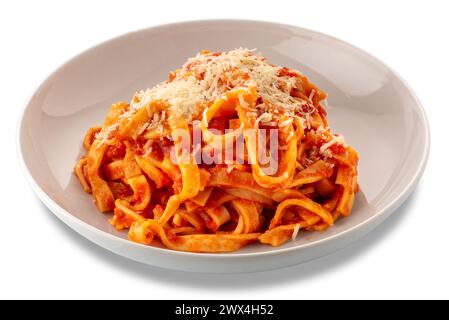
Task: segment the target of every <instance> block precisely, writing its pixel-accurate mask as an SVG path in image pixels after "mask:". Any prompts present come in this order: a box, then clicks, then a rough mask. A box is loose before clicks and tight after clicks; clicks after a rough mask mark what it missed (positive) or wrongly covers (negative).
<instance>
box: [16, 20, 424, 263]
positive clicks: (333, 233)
mask: <svg viewBox="0 0 449 320" xmlns="http://www.w3.org/2000/svg"><path fill="white" fill-rule="evenodd" d="M237 47H247V48H257V49H258V51H260V52H261V53H262V54H263V55H265V56H266V57H267V58H268V60H269V61H271V62H272V63H274V64H277V65H284V66H288V67H292V68H294V69H298V70H300V71H302V73H304V74H305V75H306V76H308V77H309V78H310V79H311V80H312V82H314V83H315V84H317V86H318V87H320V88H322V89H324V90H325V91H327V92H328V93H329V99H328V102H329V110H328V112H329V121H330V125H331V127H332V130H333V131H334V132H339V133H342V134H343V135H344V136H345V138H346V140H347V141H348V143H349V144H351V145H353V146H354V147H355V148H356V149H357V150H358V151H359V154H360V166H359V174H360V176H359V183H360V192H359V193H358V194H357V197H356V201H355V205H354V209H353V212H352V215H351V216H350V217H349V218H346V219H340V220H338V221H337V222H336V224H335V226H334V227H332V228H330V229H328V230H327V231H326V232H323V233H320V232H315V233H307V232H303V233H300V235H299V236H298V239H297V240H296V241H294V242H293V241H290V242H288V243H287V244H285V245H283V246H280V247H277V248H272V247H270V246H266V245H261V244H254V245H250V246H248V247H246V248H244V249H242V250H240V251H238V252H234V253H227V254H199V253H187V252H176V251H171V250H168V249H164V248H159V247H151V246H144V245H140V244H136V243H133V242H130V241H128V240H127V234H126V232H119V231H116V230H115V229H114V228H113V227H112V226H111V225H110V224H109V223H108V221H107V220H108V218H109V216H108V215H104V214H100V213H98V212H97V210H96V208H95V206H94V204H93V202H92V199H91V196H90V195H89V194H86V193H85V192H84V191H83V190H82V189H81V187H80V185H79V183H78V181H77V179H76V178H75V176H74V175H73V173H72V168H73V166H74V164H75V162H76V161H77V159H79V158H80V156H81V154H82V153H83V150H82V146H81V140H82V138H83V136H84V133H85V132H86V130H87V129H88V128H89V127H91V126H92V125H94V124H100V123H102V120H103V118H104V116H105V114H106V112H107V110H108V108H109V105H110V104H111V103H113V102H115V101H118V100H125V101H129V100H130V97H132V95H133V94H134V92H135V91H136V90H137V89H142V88H147V87H151V86H153V85H155V84H156V83H158V82H160V81H163V80H165V79H166V77H167V74H168V72H169V71H170V70H172V69H174V68H176V67H179V66H181V65H182V64H183V62H184V61H185V60H186V58H188V57H190V56H193V55H194V54H195V53H196V52H198V51H200V50H202V49H208V50H210V51H226V50H231V49H234V48H237ZM18 143H19V150H20V157H21V161H22V163H23V167H24V170H25V172H26V175H27V177H28V178H29V180H30V182H31V185H32V187H33V189H34V191H35V192H36V193H37V195H38V196H39V197H40V198H41V200H42V201H43V202H44V203H45V204H46V205H47V206H48V207H49V208H50V210H51V211H52V212H53V213H54V214H55V215H56V216H58V217H59V218H60V219H61V220H62V221H64V222H65V223H67V224H68V225H69V226H70V227H72V228H73V229H74V230H76V231H77V232H79V233H80V234H81V235H83V236H85V237H86V238H88V239H90V240H91V241H93V242H95V243H96V244H98V245H100V246H102V247H104V248H106V249H108V250H111V251H113V252H115V253H117V254H119V255H122V256H125V257H128V258H130V259H134V260H137V261H140V262H143V263H147V264H150V265H154V266H159V267H163V268H171V269H179V270H186V271H197V272H249V271H258V270H266V269H273V268H278V267H283V266H287V265H292V264H297V263H300V262H304V261H306V260H310V259H313V258H316V257H319V256H322V255H325V254H328V253H330V252H333V251H335V250H337V249H339V248H342V247H343V246H345V245H347V244H349V243H350V242H353V241H357V240H358V239H360V237H362V236H363V235H365V234H366V233H367V232H369V231H370V230H372V229H373V228H374V227H376V226H377V225H378V224H379V223H381V222H382V221H383V220H385V218H387V217H388V216H389V215H390V214H391V213H393V212H394V210H395V209H396V208H398V206H399V205H400V204H401V203H402V202H403V201H404V200H405V199H406V198H407V197H408V195H409V194H410V193H411V191H412V190H413V189H414V187H415V186H416V184H417V182H418V179H419V178H420V176H421V174H422V172H423V170H424V167H425V163H426V160H427V155H428V152H429V128H428V124H427V121H426V117H425V114H424V111H423V109H422V107H421V105H420V103H419V101H418V99H417V98H416V96H415V95H414V93H413V92H412V90H411V89H410V88H409V87H408V86H407V84H406V83H405V82H404V81H403V80H402V79H401V78H400V77H399V76H398V75H397V74H396V73H394V72H393V71H392V70H391V69H390V68H388V67H387V66H385V65H384V64H383V63H382V62H380V61H379V60H377V59H376V58H374V57H372V56H370V55H369V54H367V53H365V52H364V51H362V50H360V49H358V48H355V47H354V46H352V45H350V44H348V43H345V42H343V41H340V40H338V39H335V38H333V37H330V36H327V35H324V34H320V33H317V32H313V31H310V30H306V29H302V28H299V27H294V26H288V25H281V24H274V23H267V22H257V21H236V20H223V21H221V20H217V21H195V22H183V23H176V24H170V25H163V26H158V27H154V28H149V29H146V30H142V31H137V32H132V33H129V34H126V35H124V36H121V37H118V38H115V39H113V40H110V41H107V42H105V43H102V44H100V45H98V46H96V47H94V48H92V49H89V50H87V51H85V52H84V53H82V54H80V55H78V56H76V57H75V58H73V59H71V60H70V61H69V62H67V63H66V64H64V65H63V66H62V67H60V68H59V69H58V70H56V72H54V73H53V74H52V75H50V76H49V77H48V78H47V80H45V82H44V83H43V84H42V85H41V86H40V87H39V88H38V89H37V91H36V92H35V93H34V95H33V96H32V98H31V100H30V101H29V103H28V105H27V106H26V108H25V110H24V112H23V115H22V119H21V122H20V128H19V136H18Z"/></svg>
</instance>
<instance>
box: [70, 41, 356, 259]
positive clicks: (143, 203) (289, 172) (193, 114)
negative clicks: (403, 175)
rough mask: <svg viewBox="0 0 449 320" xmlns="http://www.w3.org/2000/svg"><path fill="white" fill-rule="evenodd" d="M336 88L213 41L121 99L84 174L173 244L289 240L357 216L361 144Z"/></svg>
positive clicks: (91, 133)
mask: <svg viewBox="0 0 449 320" xmlns="http://www.w3.org/2000/svg"><path fill="white" fill-rule="evenodd" d="M325 99H326V94H325V93H324V92H323V91H321V90H320V89H318V88H317V87H316V86H315V85H313V84H312V83H310V82H309V80H308V79H307V78H306V77H305V76H303V75H302V74H301V73H299V72H298V71H295V70H292V69H289V68H285V67H278V66H275V65H272V64H269V63H268V62H267V60H266V59H265V58H263V57H262V56H260V55H258V54H256V53H255V52H254V50H248V49H242V48H240V49H235V50H232V51H229V52H223V53H221V52H214V53H212V52H208V51H202V52H200V53H199V54H198V55H196V56H195V57H193V58H189V59H188V60H187V62H186V63H185V64H184V65H183V66H182V68H180V69H178V70H175V71H173V72H171V73H170V75H169V79H168V80H167V81H165V82H163V83H161V84H159V85H157V86H155V87H153V88H151V89H148V90H146V91H139V92H137V93H136V94H135V95H134V97H133V99H132V101H131V102H130V103H125V102H119V103H116V104H113V105H112V106H111V108H110V110H109V113H108V114H107V116H106V119H105V121H104V123H103V126H101V127H93V128H91V129H89V130H88V132H87V134H86V136H85V138H84V140H83V146H84V148H85V149H86V151H87V153H86V155H85V156H84V157H83V158H82V159H80V160H79V162H78V163H77V164H76V166H75V169H74V172H75V174H76V176H77V177H78V178H79V181H80V183H81V186H82V188H83V190H84V191H86V192H89V193H92V195H93V198H94V202H95V204H96V206H97V208H98V210H99V211H101V212H113V216H112V218H111V219H110V223H111V224H112V225H114V226H115V227H116V228H117V229H118V230H123V229H129V231H128V236H129V239H130V240H132V241H135V242H139V243H143V244H147V245H151V244H152V243H153V242H154V241H156V239H158V241H160V242H161V243H162V244H163V245H164V246H166V247H167V248H170V249H173V250H181V251H190V252H229V251H235V250H238V249H240V248H242V247H243V246H246V245H247V244H249V243H251V242H255V241H260V242H261V243H263V244H269V245H272V246H278V245H281V244H283V243H285V242H286V241H289V240H293V239H295V238H296V237H297V236H298V237H300V236H301V234H302V233H303V232H305V231H323V230H325V229H327V228H328V227H330V226H332V225H333V223H334V222H335V221H336V220H337V219H338V218H339V217H341V216H343V217H346V216H348V215H349V214H350V212H351V209H352V205H353V203H354V197H355V193H356V192H357V191H358V185H357V165H358V155H357V152H356V151H355V150H354V149H353V148H352V147H350V146H348V145H347V144H346V143H345V141H344V139H343V137H342V136H341V135H337V134H333V133H331V131H330V129H329V127H328V122H327V119H326V111H325V109H324V107H323V105H322V102H323V100H325Z"/></svg>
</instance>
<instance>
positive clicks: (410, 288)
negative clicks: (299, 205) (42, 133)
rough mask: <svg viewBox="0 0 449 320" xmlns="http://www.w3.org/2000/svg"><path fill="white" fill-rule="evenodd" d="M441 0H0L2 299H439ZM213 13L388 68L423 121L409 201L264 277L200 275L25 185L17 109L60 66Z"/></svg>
mask: <svg viewBox="0 0 449 320" xmlns="http://www.w3.org/2000/svg"><path fill="white" fill-rule="evenodd" d="M448 13H449V7H448V4H447V1H430V0H428V1H421V2H418V1H380V0H377V1H371V2H368V1H319V0H314V1H310V0H309V1H290V2H287V1H280V0H276V1H257V2H256V1H242V0H238V1H232V0H227V1H213V0H208V1H193V0H191V1H182V2H179V3H177V2H172V1H168V0H166V1H130V0H127V1H121V2H118V1H114V2H113V1H95V2H94V1H80V0H78V1H72V2H69V1H43V0H41V1H29V2H25V1H8V2H6V1H1V4H0V35H1V36H0V41H1V45H0V108H1V112H2V113H1V124H0V130H1V132H0V137H1V139H0V146H1V150H0V154H1V155H0V159H1V160H0V161H1V167H0V170H1V175H0V179H1V182H0V196H1V206H0V228H1V230H0V248H1V250H0V298H147V299H155V298H157V299H164V298H178V299H185V298H191V299H195V298H198V299H201V298H212V299H227V298H235V299H258V298H261V299H262V298H263V299H282V298H287V299H289V298H294V299H301V298H343V299H344V298H449V229H448V227H449V210H448V199H449V195H448V192H447V191H448V190H449V179H448V178H449V176H448V172H447V163H448V151H447V150H448V146H449V142H448V141H449V140H448V138H447V128H448V126H449V125H448V122H447V119H448V117H449V111H448V110H449V105H448V98H447V95H448V93H449V72H448V71H449V62H448V61H449V45H448V43H449V40H448V39H449V37H448V33H449V18H448ZM211 18H246V19H260V20H270V21H277V22H284V23H289V24H294V25H298V26H302V27H306V28H310V29H314V30H317V31H321V32H324V33H328V34H331V35H334V36H336V37H338V38H341V39H343V40H346V41H348V42H350V43H352V44H354V45H356V46H358V47H361V48H362V49H364V50H366V51H368V52H370V53H372V54H374V55H375V56H377V57H378V58H380V59H381V60H383V61H385V62H386V63H387V64H388V65H390V66H392V67H393V68H394V69H395V70H396V71H398V72H399V73H400V74H401V75H402V76H403V77H404V78H405V79H406V80H407V81H408V82H409V84H410V85H411V86H412V88H414V90H415V91H416V93H417V95H418V96H419V98H420V99H421V101H422V103H423V105H424V107H425V109H426V112H427V115H428V118H429V121H430V126H431V129H432V147H431V155H430V159H429V162H428V167H427V169H426V172H425V173H424V176H423V178H422V180H421V183H420V184H419V186H418V188H417V190H416V191H415V192H414V193H413V194H412V196H411V198H410V199H409V200H408V201H407V202H406V203H405V204H404V205H403V206H402V207H401V208H400V209H399V210H398V211H397V212H396V213H395V214H394V215H393V216H392V217H391V218H389V219H388V220H387V221H386V222H385V223H384V224H383V225H381V226H380V227H379V228H377V229H376V230H375V231H373V232H372V233H371V234H369V235H368V236H367V237H365V238H363V239H362V240H360V241H359V242H358V243H356V244H353V245H351V246H349V247H347V248H346V249H343V250H341V251H339V252H337V253H334V254H332V255H330V256H327V257H324V258H321V259H318V260H315V261H312V262H310V263H307V264H303V265H299V266H295V267H290V268H287V269H281V270H276V271H270V272H263V273H254V274H242V275H200V274H188V273H182V272H173V271H166V270H161V269H156V268H151V267H148V266H145V265H141V264H139V263H136V262H132V261H128V260H126V259H124V258H121V257H118V256H116V255H114V254H112V253H109V252H106V251H104V250H103V249H101V248H99V247H97V246H96V245H94V244H92V243H90V242H89V241H88V240H85V239H83V238H81V237H80V236H79V235H78V234H76V233H74V232H73V231H72V230H71V229H69V228H68V227H66V226H65V225H64V224H62V223H61V222H60V221H59V220H57V219H56V218H55V217H54V216H53V215H52V214H51V213H50V212H49V211H48V210H47V209H46V208H45V207H44V205H43V204H41V202H40V201H39V200H38V199H37V198H36V196H35V195H34V194H33V192H32V191H31V189H30V188H29V186H28V185H27V183H26V181H25V179H24V177H23V174H22V172H21V170H20V168H19V165H18V160H17V156H16V149H15V139H16V138H15V136H16V125H17V119H18V116H19V113H20V110H21V109H22V108H23V105H24V104H25V102H26V101H27V99H28V97H29V96H30V95H31V94H32V92H33V90H34V89H35V88H37V86H38V85H39V83H40V82H41V81H42V80H43V79H44V78H45V77H46V76H47V75H48V74H49V73H50V72H51V71H53V70H54V69H55V68H57V67H58V66H59V65H60V64H61V63H63V62H64V61H66V60H67V59H69V58H71V57H72V56H74V55H75V54H77V53H79V52H80V51H83V50H84V49H86V48H88V47H91V46H93V45H95V44H97V43H98V42H100V41H103V40H106V39H108V38H111V37H114V36H116V35H119V34H122V33H125V32H128V31H132V30H135V29H140V28H145V27H149V26H152V25H156V24H162V23H166V22H174V21H180V20H193V19H211Z"/></svg>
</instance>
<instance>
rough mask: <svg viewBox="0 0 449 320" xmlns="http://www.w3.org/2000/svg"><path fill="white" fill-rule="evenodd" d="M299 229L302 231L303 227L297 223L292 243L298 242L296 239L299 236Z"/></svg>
mask: <svg viewBox="0 0 449 320" xmlns="http://www.w3.org/2000/svg"><path fill="white" fill-rule="evenodd" d="M299 229H301V225H300V224H299V223H297V224H296V225H295V227H294V228H293V233H292V241H295V240H296V237H297V236H298V232H299Z"/></svg>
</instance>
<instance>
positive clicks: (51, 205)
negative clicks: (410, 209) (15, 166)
mask: <svg viewBox="0 0 449 320" xmlns="http://www.w3.org/2000/svg"><path fill="white" fill-rule="evenodd" d="M206 23H223V24H231V23H250V24H264V25H268V26H269V25H271V26H273V27H280V28H291V29H296V30H301V31H304V32H305V33H309V34H314V35H316V36H319V37H322V38H325V39H328V40H332V41H337V42H339V43H341V44H344V45H347V46H349V47H351V48H353V49H356V50H357V51H358V52H359V53H361V54H363V55H365V56H367V57H368V58H369V59H371V60H374V61H375V62H376V63H378V64H380V65H382V66H383V67H384V68H386V69H387V70H389V71H390V72H391V73H392V74H393V75H394V76H395V77H397V79H398V80H399V81H400V82H401V83H402V84H403V85H404V87H405V88H406V89H407V91H408V92H409V93H410V95H411V98H412V99H413V101H414V102H415V104H416V108H415V107H413V109H415V110H416V111H417V112H418V115H419V119H420V120H421V122H422V124H423V126H424V130H423V132H422V134H423V135H424V144H423V153H422V154H421V158H420V159H419V164H418V166H417V169H416V171H415V172H414V174H413V176H412V177H411V178H410V180H409V181H408V183H407V185H406V186H405V187H404V188H402V190H401V191H400V192H399V193H398V194H397V196H396V197H395V198H394V199H392V200H390V201H389V203H388V204H387V205H386V206H385V207H384V208H383V209H381V210H379V211H377V212H376V213H375V214H374V215H372V216H371V217H369V218H368V219H366V220H363V221H362V222H360V223H359V224H357V225H355V226H352V227H350V228H349V229H347V230H344V231H342V232H339V233H337V234H334V235H330V236H328V237H326V238H324V239H320V240H316V241H313V242H310V243H304V244H301V245H298V246H293V247H289V248H282V247H277V248H276V249H275V250H271V251H262V252H244V253H238V251H237V253H235V252H231V253H197V252H185V251H175V250H171V249H168V248H159V247H155V246H150V245H144V244H140V243H136V242H132V241H131V240H128V239H123V238H121V237H118V236H116V235H114V234H111V233H109V232H106V231H103V230H101V229H98V228H96V227H94V226H92V225H91V224H89V223H87V222H85V221H83V220H81V219H79V218H77V217H76V216H74V215H73V214H71V213H70V212H69V211H68V210H66V209H64V208H63V207H61V206H60V205H59V204H58V203H56V201H54V200H53V199H52V198H51V197H50V196H49V195H48V194H47V193H46V192H45V191H44V190H43V189H42V188H41V187H40V185H39V184H38V183H37V181H36V180H35V179H34V177H33V175H32V174H31V172H30V170H29V168H28V166H27V164H26V162H25V159H24V152H25V151H24V149H23V145H22V143H21V140H22V136H23V134H24V131H25V130H24V118H25V115H26V113H27V111H28V109H29V107H30V103H31V101H32V99H33V97H34V95H35V93H36V92H38V91H39V90H40V88H41V87H42V86H43V85H44V84H45V83H47V81H48V80H50V79H51V78H52V77H53V76H54V75H55V74H56V73H57V72H59V71H60V70H61V69H63V68H64V67H65V66H66V65H68V64H69V63H71V62H73V61H74V60H76V59H78V58H80V57H82V56H83V55H86V54H89V53H90V52H91V51H93V50H95V49H96V48H97V47H100V46H103V45H105V44H107V43H110V42H114V41H117V40H119V39H121V38H126V37H129V36H130V35H132V34H135V33H141V32H146V31H150V30H156V29H158V28H167V27H172V26H178V25H195V24H206ZM430 135H431V134H430V126H429V121H428V117H427V115H426V112H425V110H424V107H423V105H422V103H421V101H420V100H419V98H418V97H417V95H416V93H415V91H414V90H413V89H412V88H411V86H410V85H409V84H408V82H407V81H406V80H405V79H404V78H402V76H401V75H400V74H399V73H398V72H396V70H394V69H393V68H392V67H390V66H389V65H388V64H386V63H385V62H383V61H382V60H380V59H379V58H377V57H375V56H374V55H372V54H370V53H369V52H367V51H365V50H363V49H361V48H359V47H358V46H355V45H353V44H351V43H349V42H346V41H344V40H342V39H340V38H337V37H335V36H332V35H329V34H326V33H322V32H319V31H315V30H312V29H308V28H304V27H300V26H295V25H291V24H285V23H279V22H274V21H265V20H257V19H199V20H183V21H177V22H171V23H164V24H157V25H154V26H150V27H146V28H141V29H137V30H133V31H129V32H126V33H123V34H120V35H117V36H115V37H112V38H109V39H107V40H104V41H101V42H99V43H97V44H95V45H93V46H90V47H89V48H87V49H85V50H82V51H81V52H79V53H77V54H75V55H74V56H72V57H70V58H68V59H67V60H65V61H64V62H63V63H62V64H60V65H59V66H58V67H56V68H55V69H54V70H53V71H52V72H51V73H50V74H49V75H48V76H46V77H44V79H43V80H42V81H41V82H39V84H38V85H37V86H36V87H35V90H33V91H32V94H31V95H30V96H29V98H28V99H27V100H26V102H25V104H24V106H23V107H22V110H21V112H20V113H19V118H18V123H17V127H16V152H17V155H18V158H19V164H20V167H21V170H22V172H23V174H24V175H25V178H26V180H27V181H28V184H29V185H30V186H31V189H32V190H33V191H34V192H35V194H36V195H37V196H38V198H39V199H40V200H41V201H42V202H43V203H44V204H45V205H46V207H47V208H48V209H50V211H51V212H52V213H53V214H54V215H55V216H56V217H57V218H58V219H60V220H61V221H62V222H64V223H65V224H67V225H69V227H70V228H71V229H74V228H73V227H72V225H70V224H69V223H67V222H66V221H65V220H64V219H62V217H64V218H66V219H68V220H70V222H71V223H74V224H76V225H77V226H78V227H80V228H84V229H87V230H88V231H89V232H91V233H94V234H97V235H100V236H102V237H106V238H109V240H112V241H119V242H120V243H123V244H126V245H135V246H136V247H139V248H142V249H143V250H148V251H153V252H151V253H155V254H156V253H159V254H169V255H174V256H183V257H189V258H195V257H196V258H200V257H201V258H204V257H207V258H216V259H235V258H245V257H247V258H250V257H251V258H252V257H261V256H272V255H279V254H285V253H292V252H295V251H300V250H303V249H305V248H312V247H315V246H322V245H325V244H327V243H329V242H335V241H338V240H339V239H340V238H343V237H344V236H347V235H348V234H350V233H354V232H355V231H356V230H357V229H363V228H364V227H367V226H369V225H370V224H371V223H372V222H373V221H374V220H376V219H380V218H384V219H385V218H387V217H388V216H390V215H391V214H392V213H394V211H395V210H396V209H397V208H398V207H400V206H401V205H402V204H403V203H404V201H405V200H406V199H407V198H408V197H409V196H410V194H411V193H412V191H413V190H414V189H415V187H416V185H417V183H418V182H419V179H420V178H421V176H422V175H423V173H424V170H425V168H426V165H427V162H428V159H429V153H430V144H431V139H430V138H431V137H430ZM74 231H75V232H77V233H78V234H80V235H82V236H84V235H83V234H81V233H80V232H79V231H78V230H75V229H74ZM84 237H85V236H84ZM89 240H90V239H89ZM341 240H342V239H341ZM90 241H92V240H90ZM353 241H354V240H353ZM353 241H350V242H353ZM93 242H94V241H93ZM94 243H96V244H97V245H98V243H97V242H94ZM111 251H112V250H111ZM113 252H114V251H113ZM128 258H129V257H128Z"/></svg>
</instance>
